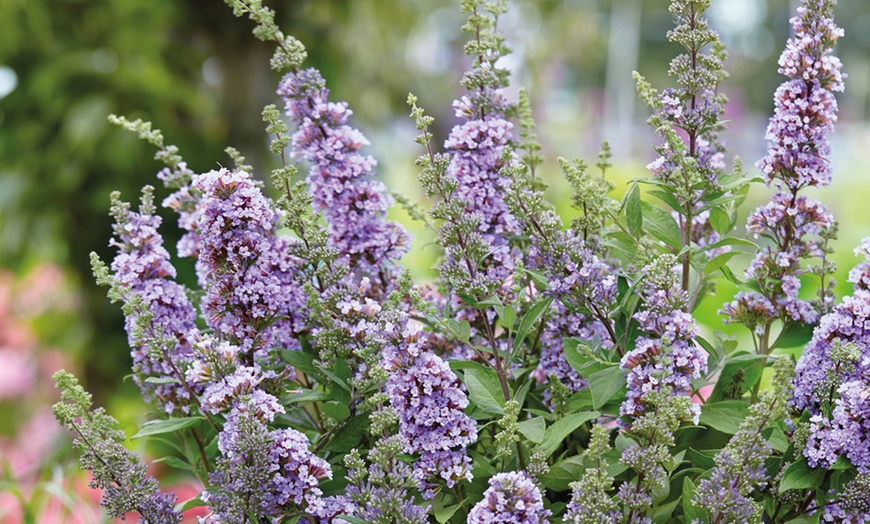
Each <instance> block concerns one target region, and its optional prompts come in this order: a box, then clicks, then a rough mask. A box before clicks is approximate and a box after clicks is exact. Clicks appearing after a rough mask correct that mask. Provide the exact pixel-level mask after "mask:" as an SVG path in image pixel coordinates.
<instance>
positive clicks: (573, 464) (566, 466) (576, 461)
mask: <svg viewBox="0 0 870 524" xmlns="http://www.w3.org/2000/svg"><path fill="white" fill-rule="evenodd" d="M585 470H586V466H584V465H583V458H582V457H580V456H576V455H575V456H573V457H569V458H566V459H565V460H563V461H562V462H559V463H558V464H555V465H553V466H550V471H548V472H547V474H546V475H544V476H543V478H541V481H542V482H543V483H544V486H546V487H547V489H550V490H553V491H565V490H567V489H568V486H569V485H570V484H571V483H572V482H575V481H577V480H578V479H580V477H581V476H583V472H584V471H585Z"/></svg>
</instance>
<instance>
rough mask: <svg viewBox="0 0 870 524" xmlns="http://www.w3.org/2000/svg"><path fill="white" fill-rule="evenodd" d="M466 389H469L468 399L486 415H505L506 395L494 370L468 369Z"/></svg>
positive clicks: (466, 371) (466, 372)
mask: <svg viewBox="0 0 870 524" xmlns="http://www.w3.org/2000/svg"><path fill="white" fill-rule="evenodd" d="M465 387H467V388H468V398H469V399H470V400H471V401H472V402H474V403H475V404H476V405H477V406H478V407H479V408H480V409H481V410H483V411H484V412H485V413H490V414H493V415H502V414H504V402H505V401H504V394H503V392H502V389H501V383H500V382H499V380H498V375H496V374H495V371H494V370H492V369H490V368H482V369H477V368H470V369H466V370H465Z"/></svg>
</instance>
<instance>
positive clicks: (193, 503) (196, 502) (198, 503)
mask: <svg viewBox="0 0 870 524" xmlns="http://www.w3.org/2000/svg"><path fill="white" fill-rule="evenodd" d="M201 496H202V495H197V496H195V497H193V498H192V499H187V500H185V501H184V502H182V503H181V504H180V505H178V506H177V507H178V509H180V510H181V511H187V510H189V509H192V508H201V507H203V506H208V504H207V503H206V502H204V501H203V500H202V498H200V497H201Z"/></svg>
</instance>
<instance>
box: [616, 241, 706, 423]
mask: <svg viewBox="0 0 870 524" xmlns="http://www.w3.org/2000/svg"><path fill="white" fill-rule="evenodd" d="M645 272H646V282H645V286H644V289H643V291H642V296H643V299H644V303H645V309H644V310H643V311H640V312H639V313H636V314H635V317H634V318H635V319H636V320H637V321H638V322H639V324H640V328H641V329H642V330H643V331H645V332H646V333H647V336H642V337H639V338H638V339H637V341H636V342H635V348H634V349H633V350H631V351H629V352H627V353H626V354H625V355H624V356H623V357H622V361H621V363H620V366H621V367H622V368H623V369H627V370H628V377H627V381H628V394H627V396H626V400H625V402H623V404H622V407H621V408H620V410H619V412H620V414H622V415H624V416H626V417H628V418H629V419H633V418H637V417H639V416H641V415H642V414H643V413H645V412H646V411H647V410H648V409H649V408H648V405H649V402H648V400H647V399H646V397H647V395H649V394H650V393H653V392H660V391H662V389H663V388H665V387H667V388H669V389H670V390H671V391H672V392H673V393H674V394H677V395H686V396H691V394H692V391H693V389H692V382H691V381H692V379H694V378H700V376H701V374H702V373H704V372H706V370H707V354H706V353H704V352H703V351H702V350H701V349H700V348H699V347H698V346H696V345H695V343H694V338H695V336H696V335H697V327H696V325H695V320H694V318H693V317H692V315H691V314H689V313H687V312H686V301H687V297H686V293H685V292H684V291H682V290H681V289H680V285H679V273H678V272H679V269H678V267H677V266H676V261H675V259H674V258H673V257H670V256H662V257H660V258H659V259H657V260H656V261H655V262H653V263H652V264H650V266H649V267H647V269H646V271H645ZM700 413H701V410H700V408H699V407H698V406H697V405H693V406H691V409H690V411H689V413H686V416H687V417H689V418H694V419H695V421H696V422H697V420H698V416H699V415H700Z"/></svg>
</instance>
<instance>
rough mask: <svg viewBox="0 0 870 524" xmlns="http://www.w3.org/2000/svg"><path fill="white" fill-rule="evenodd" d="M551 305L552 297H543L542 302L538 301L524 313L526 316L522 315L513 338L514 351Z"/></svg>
mask: <svg viewBox="0 0 870 524" xmlns="http://www.w3.org/2000/svg"><path fill="white" fill-rule="evenodd" d="M552 303H553V297H545V298H543V299H542V300H540V301H538V302H536V303H535V305H533V306H532V307H530V308H529V310H528V311H526V314H525V315H523V318H522V319H521V320H520V327H519V328H517V334H516V337H515V338H514V350H516V349H517V348H518V347H519V346H520V344H522V343H523V340H524V339H525V338H526V335H528V334H529V331H530V330H531V329H532V326H534V325H535V322H537V321H538V319H539V318H541V315H543V314H544V313H545V312H546V311H547V310H549V309H550V304H552Z"/></svg>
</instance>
